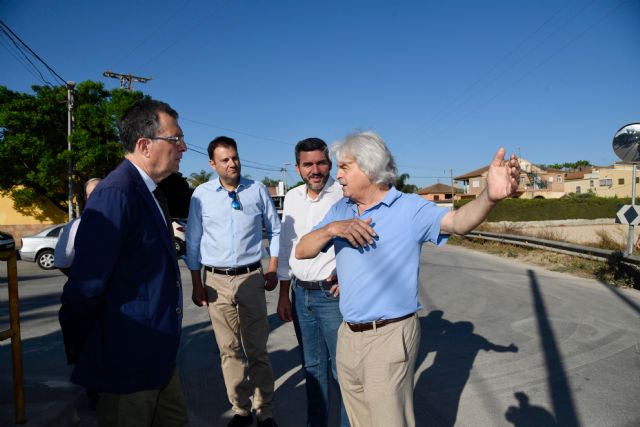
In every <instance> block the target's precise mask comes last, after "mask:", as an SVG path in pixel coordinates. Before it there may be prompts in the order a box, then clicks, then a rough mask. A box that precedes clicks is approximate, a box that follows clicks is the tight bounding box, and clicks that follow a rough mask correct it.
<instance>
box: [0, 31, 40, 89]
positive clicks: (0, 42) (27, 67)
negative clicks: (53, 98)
mask: <svg viewBox="0 0 640 427" xmlns="http://www.w3.org/2000/svg"><path fill="white" fill-rule="evenodd" d="M0 45H1V46H2V47H3V48H5V49H6V50H7V52H9V54H10V55H11V56H13V58H14V59H15V60H16V61H18V63H19V64H20V65H22V67H23V68H24V69H25V70H27V72H29V74H31V75H32V76H33V77H35V78H36V79H37V80H42V81H43V82H44V83H45V84H47V82H45V80H44V79H43V76H42V74H40V76H38V74H36V73H38V70H37V69H34V68H33V64H29V62H27V61H25V60H24V59H23V58H21V57H19V56H17V54H15V53H14V52H13V51H12V50H11V47H10V46H8V45H6V44H5V42H4V40H3V39H1V38H0ZM30 65H31V66H30ZM49 86H51V84H49Z"/></svg>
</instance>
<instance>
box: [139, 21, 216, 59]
mask: <svg viewBox="0 0 640 427" xmlns="http://www.w3.org/2000/svg"><path fill="white" fill-rule="evenodd" d="M216 12H218V11H217V10H214V11H213V12H211V13H210V14H209V15H207V16H205V17H204V18H202V19H201V20H200V21H198V22H197V23H196V24H195V25H193V26H192V27H191V28H190V29H189V31H183V32H181V33H180V37H177V38H176V39H175V40H174V41H173V43H168V44H167V45H166V46H165V48H164V49H162V50H161V51H160V52H158V53H157V54H156V55H155V56H153V57H151V59H150V60H148V61H147V62H145V63H144V64H142V65H143V66H146V65H149V64H150V63H152V62H153V61H155V60H156V59H158V58H159V57H160V56H161V55H162V54H164V53H165V52H166V51H168V50H169V49H171V48H172V47H173V46H174V45H175V44H176V43H178V42H179V41H180V40H182V39H184V38H185V37H186V36H187V35H189V34H191V33H192V32H193V31H194V30H195V29H196V28H198V27H199V26H201V25H202V24H204V23H205V22H206V21H207V20H208V19H209V18H211V17H212V16H213V15H215V14H216ZM174 34H177V33H175V32H174ZM178 63H179V61H174V66H175V65H176V64H178ZM163 68H164V69H165V70H166V69H167V68H170V67H169V66H165V67H163Z"/></svg>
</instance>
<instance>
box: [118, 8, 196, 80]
mask: <svg viewBox="0 0 640 427" xmlns="http://www.w3.org/2000/svg"><path fill="white" fill-rule="evenodd" d="M189 3H190V0H186V1H185V2H184V3H183V4H182V5H181V6H180V7H179V8H178V9H177V10H176V11H175V12H173V13H171V14H170V15H169V17H168V18H167V19H166V20H164V21H163V22H162V23H161V24H160V25H158V26H157V27H156V28H155V29H154V30H153V31H151V32H150V33H149V34H148V35H147V36H146V37H145V38H143V39H142V41H140V43H138V44H137V45H136V46H135V47H134V48H133V49H131V50H130V51H129V52H128V53H126V54H125V55H124V56H122V57H121V58H120V59H118V60H117V61H116V63H115V65H114V66H113V67H111V69H112V70H115V69H117V68H118V65H120V63H122V62H123V61H124V60H125V59H127V58H129V57H130V56H131V55H133V53H134V52H135V51H136V50H138V49H139V48H140V47H141V46H142V45H144V44H145V43H146V42H148V41H149V40H150V39H151V38H152V37H153V36H155V35H156V34H157V33H158V32H159V31H160V30H161V29H165V28H166V27H167V25H168V24H169V22H171V21H172V20H173V19H175V18H176V17H177V16H179V15H180V14H181V13H182V12H183V11H184V10H185V9H186V8H187V6H188V5H189Z"/></svg>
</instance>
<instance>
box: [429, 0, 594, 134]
mask: <svg viewBox="0 0 640 427" xmlns="http://www.w3.org/2000/svg"><path fill="white" fill-rule="evenodd" d="M594 2H595V0H591V1H590V2H589V3H587V4H586V5H585V6H584V7H582V8H580V9H579V10H578V11H577V12H575V13H574V14H573V15H572V16H570V17H568V18H567V19H565V20H564V21H563V22H561V23H560V25H558V26H557V27H556V28H555V29H554V30H553V31H552V32H551V33H550V34H548V35H547V36H546V37H544V38H543V39H542V40H541V41H540V42H539V43H538V44H536V45H535V46H534V47H532V48H531V49H529V51H528V52H526V53H525V54H524V55H523V56H521V57H520V58H518V59H517V60H516V61H515V62H513V63H511V64H510V65H509V66H507V67H506V68H505V69H503V70H502V71H501V72H500V73H498V74H497V75H496V76H495V77H493V78H492V80H491V81H489V82H487V83H486V84H484V85H482V86H481V87H480V88H478V89H477V90H475V91H474V93H472V94H469V95H467V93H468V92H470V90H471V89H472V88H473V87H474V86H476V84H477V82H479V81H480V80H483V79H484V77H486V75H488V74H489V73H485V75H483V76H482V77H481V78H480V79H479V80H478V81H477V82H474V83H473V84H472V85H471V86H469V87H468V88H467V89H466V90H465V91H464V92H463V93H462V94H461V95H460V96H459V97H457V100H456V101H454V102H453V103H452V104H451V105H450V107H448V108H446V109H444V110H442V111H441V113H442V114H439V115H438V116H439V117H438V118H436V119H434V120H432V121H431V122H430V123H429V124H428V125H426V126H422V127H421V128H420V131H419V133H422V132H424V131H425V130H427V129H428V128H433V127H434V125H435V124H437V123H438V122H442V121H444V118H445V117H448V116H451V115H452V114H453V113H454V112H455V111H457V110H459V109H460V108H462V107H463V106H464V105H467V104H469V103H470V102H471V100H472V99H473V98H474V97H476V95H477V94H478V93H479V92H480V91H481V90H483V89H486V88H488V87H489V86H491V85H492V84H494V83H495V82H496V81H498V80H499V79H500V78H501V77H502V76H503V75H504V74H505V73H506V72H508V71H510V70H511V69H513V68H514V67H515V66H516V65H518V64H520V63H521V62H522V61H523V60H524V59H525V58H527V57H529V56H530V55H531V54H532V53H533V52H535V51H536V50H537V49H538V48H540V47H541V46H542V45H544V44H545V43H547V41H548V40H549V39H550V38H551V37H553V36H554V35H555V34H556V33H558V31H560V30H561V29H563V28H564V27H566V26H567V24H569V23H570V22H571V21H573V20H574V19H575V18H577V17H578V16H580V15H581V14H583V13H584V12H585V11H586V10H587V9H588V8H589V7H591V5H592V4H593V3H594ZM567 4H568V3H567ZM567 4H565V6H562V7H561V8H560V9H559V10H558V11H556V12H555V13H554V14H553V16H552V17H551V18H550V19H547V20H546V21H545V22H544V23H543V24H542V25H541V26H540V27H538V28H537V29H536V30H535V31H534V32H533V33H531V34H530V35H529V36H527V37H526V38H525V39H524V40H523V41H522V42H521V43H519V44H518V47H517V48H516V49H514V50H512V52H515V50H517V49H518V48H519V47H520V46H522V45H523V44H524V42H526V41H528V40H529V39H530V38H531V37H532V36H533V35H535V34H537V33H538V32H539V31H540V30H541V29H542V28H543V27H544V26H546V25H547V24H548V23H549V22H551V21H552V20H553V19H554V18H555V17H556V16H557V15H558V14H559V13H560V12H561V11H562V10H563V9H564V8H565V7H566V5H567ZM510 55H511V52H510V53H509V54H507V55H506V56H505V57H503V59H504V58H506V57H508V56H510ZM552 56H553V55H552ZM503 59H501V60H500V61H499V62H498V64H499V63H501V62H503ZM496 68H497V64H496V66H494V67H492V68H491V71H492V70H494V69H496ZM529 74H530V73H527V75H529ZM521 80H522V79H519V80H518V82H519V81H521ZM512 86H513V85H509V86H508V88H510V87H512ZM501 93H504V90H502V91H500V92H499V94H501ZM496 97H497V96H492V97H491V98H490V99H489V100H488V101H486V102H484V103H483V104H482V105H480V106H479V107H477V108H475V109H474V110H472V111H471V113H467V114H465V115H464V116H463V118H466V117H468V116H470V115H471V114H472V113H474V112H475V111H478V110H479V109H480V108H482V107H484V105H486V104H488V103H489V102H490V101H492V100H493V99H495V98H496ZM461 120H462V119H456V123H459V122H460V121H461ZM452 126H454V124H450V125H448V126H446V128H445V129H444V130H440V131H439V132H436V133H435V134H433V135H432V137H434V136H437V135H440V134H442V133H443V132H445V131H446V130H448V129H450V128H451V127H452Z"/></svg>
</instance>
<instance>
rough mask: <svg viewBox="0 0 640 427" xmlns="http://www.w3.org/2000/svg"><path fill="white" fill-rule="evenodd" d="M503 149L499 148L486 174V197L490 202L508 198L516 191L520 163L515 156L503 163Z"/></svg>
mask: <svg viewBox="0 0 640 427" xmlns="http://www.w3.org/2000/svg"><path fill="white" fill-rule="evenodd" d="M504 153H505V151H504V148H500V149H499V150H498V152H497V153H496V155H495V156H494V158H493V161H492V162H491V164H490V165H489V171H488V172H487V195H488V196H489V200H490V201H492V202H498V201H500V200H502V199H504V198H506V197H509V196H510V195H511V194H513V193H514V192H515V191H516V190H517V189H518V181H519V179H520V163H519V162H518V159H516V156H515V155H513V154H512V155H511V157H510V158H509V160H507V161H506V162H504Z"/></svg>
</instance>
